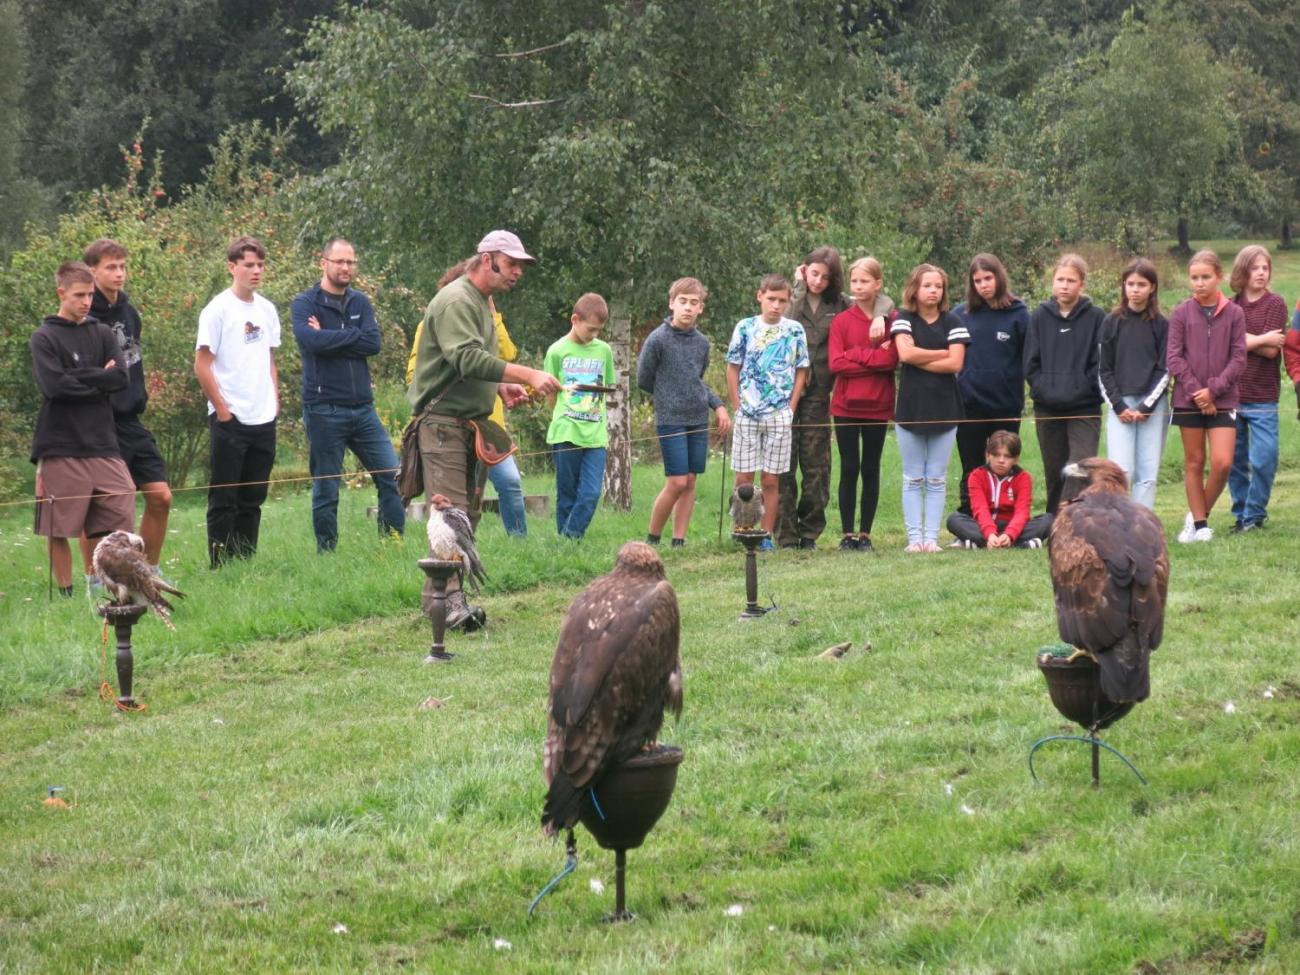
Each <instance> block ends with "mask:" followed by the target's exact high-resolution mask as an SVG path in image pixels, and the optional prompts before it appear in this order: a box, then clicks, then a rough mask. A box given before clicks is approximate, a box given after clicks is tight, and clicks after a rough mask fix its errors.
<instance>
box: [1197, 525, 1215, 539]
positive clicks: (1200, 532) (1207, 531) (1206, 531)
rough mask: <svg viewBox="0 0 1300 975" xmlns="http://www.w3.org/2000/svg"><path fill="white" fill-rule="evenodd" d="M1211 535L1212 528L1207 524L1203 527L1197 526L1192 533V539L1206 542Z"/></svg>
mask: <svg viewBox="0 0 1300 975" xmlns="http://www.w3.org/2000/svg"><path fill="white" fill-rule="evenodd" d="M1213 537H1214V529H1213V528H1211V527H1210V526H1209V525H1206V526H1205V527H1204V528H1198V529H1196V531H1194V532H1193V533H1192V541H1194V542H1208V541H1209V540H1210V539H1212V538H1213Z"/></svg>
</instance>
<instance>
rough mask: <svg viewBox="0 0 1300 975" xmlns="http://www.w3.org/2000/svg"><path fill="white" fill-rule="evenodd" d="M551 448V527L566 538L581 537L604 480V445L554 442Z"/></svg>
mask: <svg viewBox="0 0 1300 975" xmlns="http://www.w3.org/2000/svg"><path fill="white" fill-rule="evenodd" d="M552 449H553V450H554V451H555V527H556V529H557V530H558V531H559V533H560V534H561V535H563V536H565V537H566V538H581V537H582V536H583V535H584V534H585V533H586V531H587V526H588V525H590V524H591V518H592V515H594V514H595V513H596V505H597V504H598V503H599V502H600V492H601V489H602V488H603V487H604V483H605V448H604V447H579V446H577V445H576V444H571V443H557V444H555V445H553V448H552Z"/></svg>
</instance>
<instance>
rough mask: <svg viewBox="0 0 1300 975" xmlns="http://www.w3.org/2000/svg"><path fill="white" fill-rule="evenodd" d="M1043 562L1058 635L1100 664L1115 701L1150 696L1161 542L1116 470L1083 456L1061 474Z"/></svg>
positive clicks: (1163, 558)
mask: <svg viewBox="0 0 1300 975" xmlns="http://www.w3.org/2000/svg"><path fill="white" fill-rule="evenodd" d="M1063 474H1064V479H1065V480H1064V485H1063V489H1062V502H1061V507H1060V510H1059V511H1058V512H1057V514H1056V519H1055V521H1053V523H1052V535H1051V542H1050V545H1049V548H1050V556H1051V558H1050V561H1051V567H1052V589H1053V592H1054V594H1055V601H1056V625H1057V629H1058V631H1059V632H1060V634H1061V639H1062V640H1064V641H1065V642H1066V643H1068V644H1070V645H1071V646H1073V647H1075V648H1077V651H1078V653H1080V654H1083V655H1086V656H1088V657H1091V658H1092V659H1093V660H1094V661H1096V662H1097V665H1098V666H1099V667H1100V668H1101V675H1100V676H1101V691H1102V694H1103V695H1105V696H1106V697H1107V698H1109V699H1110V700H1111V701H1113V702H1115V703H1116V704H1121V703H1126V702H1136V701H1144V700H1146V698H1147V697H1149V696H1150V694H1151V676H1150V658H1151V651H1153V650H1155V648H1156V647H1158V646H1160V638H1161V636H1162V635H1163V634H1164V626H1165V598H1166V596H1167V595H1168V592H1169V546H1168V544H1167V543H1166V541H1165V532H1164V528H1163V526H1162V525H1161V524H1160V520H1159V519H1158V518H1157V517H1156V516H1155V515H1154V514H1152V513H1151V512H1150V511H1149V510H1148V509H1146V508H1144V507H1142V505H1140V504H1137V503H1136V502H1134V501H1132V500H1130V499H1129V496H1128V482H1127V481H1126V479H1125V477H1124V471H1123V470H1122V469H1121V468H1120V466H1119V465H1118V464H1116V463H1114V462H1113V461H1109V460H1103V459H1102V458H1100V457H1089V458H1088V459H1086V460H1081V461H1079V462H1078V463H1076V464H1070V465H1069V466H1067V467H1066V468H1065V470H1064V472H1063Z"/></svg>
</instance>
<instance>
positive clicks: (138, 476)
mask: <svg viewBox="0 0 1300 975" xmlns="http://www.w3.org/2000/svg"><path fill="white" fill-rule="evenodd" d="M116 419H117V446H118V450H120V451H121V453H122V459H123V460H124V461H126V469H127V470H128V471H130V472H131V480H132V481H134V482H135V486H136V487H137V488H140V487H143V486H144V485H146V484H156V483H157V482H159V481H166V480H167V464H166V462H165V461H163V455H162V451H161V450H159V449H158V444H157V442H156V441H155V440H154V438H153V434H152V433H150V432H149V431H148V430H146V429H145V428H144V424H143V423H141V422H140V419H139V417H134V416H118V417H117V418H116Z"/></svg>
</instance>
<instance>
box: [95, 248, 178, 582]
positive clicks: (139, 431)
mask: <svg viewBox="0 0 1300 975" xmlns="http://www.w3.org/2000/svg"><path fill="white" fill-rule="evenodd" d="M83 260H85V262H86V264H87V266H89V268H90V273H91V274H92V275H93V276H94V278H95V296H94V298H93V299H92V300H91V303H90V317H91V318H93V319H94V320H95V321H97V322H99V323H100V324H102V325H107V326H108V327H109V328H111V329H112V330H113V335H114V336H115V337H116V338H117V344H118V348H119V350H120V351H119V354H118V356H117V361H118V362H120V363H121V364H122V365H123V366H124V367H125V368H126V374H127V385H126V388H125V389H122V390H119V391H118V392H116V393H114V394H113V395H112V396H111V397H110V401H111V402H112V404H113V423H114V425H115V427H116V429H117V446H118V450H119V451H120V452H121V457H122V460H123V461H124V462H125V463H126V469H127V470H128V471H130V473H131V480H132V482H134V484H135V488H136V490H137V491H139V492H140V493H141V495H142V496H143V497H144V514H142V515H141V516H140V537H141V538H143V539H144V554H145V558H147V559H148V560H149V564H150V565H152V566H153V567H154V570H155V571H157V569H158V562H159V560H160V559H161V558H162V547H163V542H165V541H166V540H167V519H168V517H169V516H170V514H171V510H172V492H171V488H170V487H169V486H168V484H167V464H166V462H165V461H164V460H163V456H162V451H161V450H159V449H158V444H157V442H156V441H155V440H154V438H153V434H152V433H150V432H149V431H148V430H147V429H146V428H145V425H144V424H143V423H141V422H140V415H141V414H142V413H143V412H144V409H145V406H146V405H147V404H148V402H149V391H148V390H147V389H146V388H145V383H144V361H143V359H142V358H141V355H140V332H141V326H140V313H139V312H138V311H136V309H135V306H134V305H133V304H131V299H130V297H129V296H128V295H127V293H126V291H125V290H124V286H125V284H126V274H127V269H126V262H127V253H126V248H125V247H123V246H122V245H121V244H119V243H118V242H117V241H115V240H110V239H108V238H106V237H105V238H101V239H99V240H97V241H95V242H94V243H93V244H91V245H90V246H89V247H87V248H86V252H85V255H84V256H83ZM81 549H82V556H83V557H84V559H85V563H86V565H87V567H89V565H90V553H91V551H92V550H93V545H92V544H91V542H90V540H89V539H87V538H84V537H83V538H82V540H81ZM89 573H90V569H89V568H87V576H88V578H89ZM94 581H95V582H96V583H97V582H98V580H94Z"/></svg>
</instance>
